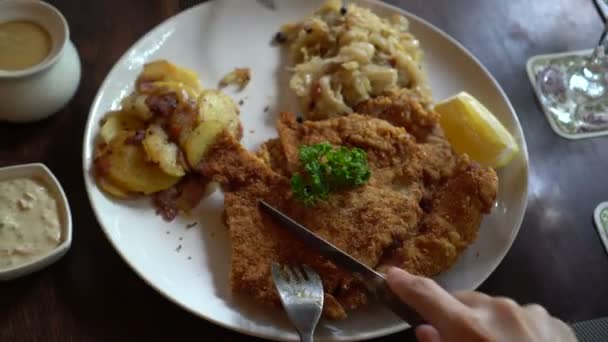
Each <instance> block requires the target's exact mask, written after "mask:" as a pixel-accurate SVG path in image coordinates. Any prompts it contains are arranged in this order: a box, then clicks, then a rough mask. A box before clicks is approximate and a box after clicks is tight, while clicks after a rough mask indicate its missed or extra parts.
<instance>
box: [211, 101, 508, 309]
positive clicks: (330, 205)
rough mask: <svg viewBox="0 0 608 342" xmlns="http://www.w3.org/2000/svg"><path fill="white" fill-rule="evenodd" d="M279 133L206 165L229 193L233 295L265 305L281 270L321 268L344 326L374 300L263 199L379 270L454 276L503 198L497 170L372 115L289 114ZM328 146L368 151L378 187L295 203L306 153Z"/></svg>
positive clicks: (219, 149)
mask: <svg viewBox="0 0 608 342" xmlns="http://www.w3.org/2000/svg"><path fill="white" fill-rule="evenodd" d="M277 129H278V131H279V138H278V139H274V140H270V141H268V142H267V143H265V144H264V145H263V146H262V147H261V148H260V150H259V151H258V153H257V155H254V154H252V153H250V152H248V151H246V150H245V149H244V148H243V147H241V146H240V144H239V143H238V142H237V141H236V140H234V139H233V138H231V137H230V136H229V135H226V136H224V137H222V138H221V139H220V141H219V142H218V143H217V144H216V145H215V147H214V148H213V150H212V151H211V152H210V154H209V155H208V156H207V158H205V161H204V162H203V163H202V164H201V165H200V172H201V173H202V174H203V175H204V176H206V177H209V178H213V179H214V180H215V181H218V182H219V183H220V184H221V185H222V187H223V189H224V192H225V199H224V203H225V216H224V219H225V223H226V226H227V227H228V229H229V230H230V237H231V241H232V270H231V284H232V287H233V290H234V291H237V292H243V293H246V294H249V295H251V296H253V297H254V298H255V299H257V300H259V301H261V302H268V303H275V304H277V303H278V296H277V293H276V290H275V288H274V285H273V283H272V279H271V276H270V263H271V262H272V261H277V262H281V263H288V264H289V263H291V264H295V263H304V264H307V265H309V266H311V267H312V268H313V269H315V270H316V271H317V272H318V273H319V274H320V275H321V278H322V279H323V283H324V287H325V295H326V298H325V314H326V315H327V316H329V317H331V318H342V317H344V316H345V315H346V310H349V309H354V308H356V307H359V306H361V305H363V304H365V303H366V301H367V297H366V294H365V292H364V290H363V289H362V287H360V286H359V285H358V284H357V283H356V282H355V281H354V280H353V278H352V277H351V275H350V274H348V273H347V272H345V271H342V270H340V269H339V268H337V267H336V266H335V265H334V264H333V263H331V262H330V261H328V260H326V259H324V258H323V257H321V256H319V255H317V254H316V253H315V252H314V251H312V250H310V249H308V248H307V247H306V246H304V245H303V244H301V243H300V242H299V241H298V240H297V238H295V237H293V236H291V235H290V234H289V233H288V231H287V230H285V229H283V228H281V227H278V226H277V225H276V224H275V223H274V222H273V221H272V220H271V219H270V218H269V217H266V216H264V215H263V214H262V213H261V212H260V210H259V209H258V204H257V200H258V199H260V198H261V199H264V200H266V201H268V202H269V203H270V204H272V205H274V206H276V207H277V208H279V209H281V210H282V211H283V212H285V213H286V214H288V215H289V216H291V217H293V218H294V219H296V220H297V221H298V222H300V223H302V224H303V225H305V226H306V227H308V228H309V229H311V230H313V231H315V232H316V233H317V234H319V235H321V236H322V237H324V238H325V239H327V240H329V241H331V242H332V243H334V244H335V245H337V246H338V247H339V248H341V249H343V250H344V251H346V252H347V253H349V254H351V255H352V256H354V257H355V258H357V259H358V260H359V261H361V262H363V263H365V264H367V265H368V266H370V267H373V268H378V267H384V266H386V265H397V266H399V267H403V268H405V269H407V270H410V271H412V272H414V273H418V274H424V275H433V274H436V273H438V272H440V271H442V270H445V269H447V268H449V267H450V266H451V265H452V264H453V263H454V262H455V261H456V259H457V256H458V255H459V253H460V252H461V251H462V250H463V249H464V248H465V247H466V246H467V245H468V244H470V243H471V242H472V241H473V240H474V238H475V236H476V233H477V229H478V227H479V222H480V220H481V217H482V213H484V212H487V211H489V209H490V207H491V204H492V203H493V201H494V198H495V196H496V187H497V179H496V175H495V173H494V171H493V170H490V169H483V168H481V167H479V166H477V165H476V164H474V163H471V162H470V161H469V159H468V158H467V157H456V156H455V155H453V152H451V149H449V144H447V142H446V141H445V139H444V138H443V137H442V135H441V132H440V131H435V130H432V131H430V132H433V133H428V134H427V136H425V137H419V138H418V137H414V136H412V135H410V134H409V133H408V131H407V130H406V128H404V127H398V126H395V125H393V124H391V123H389V122H388V121H386V120H382V119H378V118H371V117H369V116H363V115H357V114H352V115H349V116H345V117H339V118H333V119H328V120H323V121H305V122H303V123H298V122H297V121H296V119H295V116H294V115H293V114H291V113H283V114H281V116H280V118H279V121H278V123H277ZM417 140H418V142H417ZM318 142H329V143H330V144H333V145H336V146H338V145H340V146H349V147H359V148H361V149H363V150H365V151H366V152H367V156H368V163H369V167H370V170H371V178H370V180H369V182H368V183H367V184H365V185H363V186H360V187H357V188H354V189H350V190H343V191H337V192H334V193H331V194H330V196H329V198H328V200H327V201H324V202H318V203H317V204H316V205H315V206H313V207H305V206H303V205H302V204H300V203H299V202H298V201H297V200H296V199H295V198H293V195H292V193H291V189H290V184H289V177H290V176H291V174H292V173H294V172H297V171H299V170H300V168H301V166H300V165H299V160H298V156H297V151H298V147H299V146H300V145H310V144H314V143H318ZM446 144H447V145H446ZM446 146H447V148H446ZM435 151H437V152H435ZM440 152H441V153H444V154H448V156H447V157H446V156H445V155H444V156H443V157H442V156H441V153H440ZM457 159H458V163H456V162H455V160H457Z"/></svg>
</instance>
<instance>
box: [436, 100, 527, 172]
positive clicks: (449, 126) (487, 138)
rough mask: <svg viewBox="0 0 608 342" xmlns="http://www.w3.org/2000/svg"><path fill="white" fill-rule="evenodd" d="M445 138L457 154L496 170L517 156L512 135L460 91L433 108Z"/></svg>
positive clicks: (488, 112)
mask: <svg viewBox="0 0 608 342" xmlns="http://www.w3.org/2000/svg"><path fill="white" fill-rule="evenodd" d="M435 111H436V112H437V113H439V115H440V123H441V127H442V128H443V130H444V132H445V135H446V137H447V138H448V140H449V141H450V143H451V144H452V146H453V147H454V150H456V152H458V153H466V154H468V155H469V156H470V157H471V158H472V159H473V160H475V161H477V162H478V163H480V164H482V165H484V166H489V167H494V168H499V167H502V166H505V165H507V164H508V163H509V162H510V161H511V160H512V159H513V157H515V156H516V155H517V153H519V146H518V145H517V142H515V139H514V138H513V136H512V135H511V134H510V133H509V131H507V129H506V128H505V127H504V126H503V125H502V124H501V123H500V121H498V119H496V117H495V116H494V115H493V114H492V113H491V112H490V111H489V110H488V109H487V108H486V107H485V106H484V105H483V104H481V103H480V102H479V101H477V99H475V98H474V97H473V96H471V95H470V94H468V93H466V92H461V93H459V94H457V95H455V96H452V97H450V98H448V99H446V100H443V101H441V102H439V103H437V104H436V105H435Z"/></svg>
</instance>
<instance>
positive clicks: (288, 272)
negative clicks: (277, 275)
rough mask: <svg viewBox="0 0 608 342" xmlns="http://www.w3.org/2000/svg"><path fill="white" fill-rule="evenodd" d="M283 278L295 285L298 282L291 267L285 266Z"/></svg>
mask: <svg viewBox="0 0 608 342" xmlns="http://www.w3.org/2000/svg"><path fill="white" fill-rule="evenodd" d="M282 269H283V278H284V279H285V281H286V282H288V283H293V282H295V281H296V276H295V275H294V274H293V272H292V271H291V267H289V265H283V268H282Z"/></svg>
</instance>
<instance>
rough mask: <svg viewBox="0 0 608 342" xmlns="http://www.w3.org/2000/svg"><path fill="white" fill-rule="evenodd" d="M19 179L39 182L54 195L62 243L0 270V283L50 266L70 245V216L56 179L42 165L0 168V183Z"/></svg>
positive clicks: (66, 201)
mask: <svg viewBox="0 0 608 342" xmlns="http://www.w3.org/2000/svg"><path fill="white" fill-rule="evenodd" d="M21 177H24V178H33V179H36V180H39V181H41V182H42V183H44V185H46V186H47V187H48V190H49V192H50V193H51V194H52V195H54V196H53V197H54V198H55V200H56V201H57V209H58V210H59V218H60V222H61V229H62V231H61V237H62V241H61V243H60V244H59V246H57V247H56V248H55V249H53V250H52V251H50V252H49V253H47V254H44V255H40V256H38V257H37V258H35V259H32V260H31V261H29V262H27V263H25V264H21V265H17V266H14V267H11V268H7V269H2V270H0V281H4V280H11V279H14V278H18V277H22V276H24V275H27V274H30V273H32V272H36V271H38V270H40V269H42V268H44V267H47V266H49V265H51V264H52V263H54V262H55V261H57V260H59V259H60V258H61V257H62V256H63V255H65V253H66V252H67V251H68V250H69V249H70V246H71V244H72V215H71V214H70V206H69V204H68V199H67V198H66V196H65V192H63V189H62V188H61V184H59V181H58V180H57V178H55V176H54V175H53V173H52V172H51V171H50V170H49V169H48V168H47V167H46V166H45V165H44V164H40V163H35V164H23V165H15V166H9V167H3V168H0V181H3V180H7V179H14V178H21Z"/></svg>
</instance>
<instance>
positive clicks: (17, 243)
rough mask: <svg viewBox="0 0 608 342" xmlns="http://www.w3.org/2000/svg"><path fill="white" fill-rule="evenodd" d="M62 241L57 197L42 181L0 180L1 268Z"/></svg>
mask: <svg viewBox="0 0 608 342" xmlns="http://www.w3.org/2000/svg"><path fill="white" fill-rule="evenodd" d="M61 240H62V229H61V219H60V216H59V210H58V205H57V200H56V199H55V197H54V196H53V194H52V193H50V191H49V189H48V188H47V187H46V186H45V185H44V184H43V183H42V182H39V181H38V180H35V179H31V178H15V179H8V180H4V181H0V270H1V269H8V268H12V267H15V266H19V265H22V264H25V263H27V262H29V261H31V260H33V259H36V258H38V257H40V256H44V255H46V254H48V253H49V252H51V251H52V250H54V249H55V248H57V247H58V246H59V244H60V243H61Z"/></svg>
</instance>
